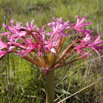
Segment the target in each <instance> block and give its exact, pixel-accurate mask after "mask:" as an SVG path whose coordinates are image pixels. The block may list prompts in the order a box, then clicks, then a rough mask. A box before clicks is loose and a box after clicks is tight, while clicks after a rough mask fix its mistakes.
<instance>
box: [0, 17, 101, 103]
mask: <svg viewBox="0 0 103 103" xmlns="http://www.w3.org/2000/svg"><path fill="white" fill-rule="evenodd" d="M76 18H77V23H72V24H70V23H69V20H67V21H66V22H63V21H62V18H57V19H55V18H54V22H52V23H48V24H47V25H48V26H49V27H50V29H51V31H50V32H46V31H45V30H44V28H45V25H44V26H43V27H42V29H40V28H39V27H38V26H37V25H33V22H34V21H31V23H30V24H29V23H28V22H27V23H26V27H24V26H21V25H22V23H18V22H17V23H16V25H14V20H11V21H10V24H11V26H9V25H6V24H3V26H4V28H5V29H7V30H8V31H7V32H4V33H0V58H1V57H3V56H4V55H6V54H8V53H10V52H14V53H15V54H16V55H20V56H21V57H22V58H24V59H26V60H28V61H29V62H31V63H33V64H35V65H37V66H39V67H41V69H42V70H43V72H44V75H45V76H46V78H47V79H46V82H47V87H48V88H47V94H46V95H47V98H46V103H48V102H49V103H53V101H54V70H55V69H57V68H60V67H62V66H64V65H68V64H70V63H73V62H74V61H77V60H79V59H81V58H85V59H88V58H87V56H91V55H92V53H91V52H92V51H93V50H94V51H96V52H97V53H98V54H99V55H101V54H103V52H102V51H103V40H100V39H101V34H100V33H98V35H96V34H94V32H93V31H92V30H88V29H84V27H85V26H88V25H90V24H92V23H91V22H86V23H84V21H85V19H86V17H85V16H83V17H82V19H81V20H80V17H79V16H78V15H77V16H76ZM72 30H76V31H77V34H78V35H77V34H76V35H75V36H76V39H75V40H74V41H73V42H71V44H68V46H67V48H66V49H64V50H63V52H62V53H61V48H62V46H63V43H64V41H65V38H70V34H69V33H70V31H72ZM79 33H80V34H79ZM3 37H4V38H5V39H3ZM76 52H77V53H78V55H81V56H80V57H78V58H76V59H74V60H72V61H69V62H67V63H65V64H62V63H63V62H64V61H65V60H67V59H68V58H69V57H70V56H71V54H73V53H76ZM50 82H52V85H51V83H50Z"/></svg>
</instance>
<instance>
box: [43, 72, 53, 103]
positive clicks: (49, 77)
mask: <svg viewBox="0 0 103 103" xmlns="http://www.w3.org/2000/svg"><path fill="white" fill-rule="evenodd" d="M45 76H46V103H54V96H55V92H54V91H55V84H54V71H53V70H52V71H50V72H48V73H47V74H46V75H45Z"/></svg>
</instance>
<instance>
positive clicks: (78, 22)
mask: <svg viewBox="0 0 103 103" xmlns="http://www.w3.org/2000/svg"><path fill="white" fill-rule="evenodd" d="M76 17H77V23H76V24H75V23H72V24H71V25H74V26H73V29H75V30H76V31H77V34H78V33H79V32H82V33H84V32H85V31H86V29H81V28H82V27H85V26H87V25H90V24H92V23H91V22H87V23H83V22H84V21H85V19H86V17H85V15H84V16H83V17H82V19H81V20H80V17H79V16H78V15H76ZM87 31H88V30H87Z"/></svg>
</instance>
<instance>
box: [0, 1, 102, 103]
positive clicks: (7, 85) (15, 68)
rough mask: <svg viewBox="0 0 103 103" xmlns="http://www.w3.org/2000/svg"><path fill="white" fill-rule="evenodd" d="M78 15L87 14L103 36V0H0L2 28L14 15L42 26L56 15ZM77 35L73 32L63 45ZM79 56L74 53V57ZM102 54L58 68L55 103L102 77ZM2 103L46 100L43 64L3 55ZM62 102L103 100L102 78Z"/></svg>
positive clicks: (0, 62) (0, 61) (0, 72)
mask: <svg viewBox="0 0 103 103" xmlns="http://www.w3.org/2000/svg"><path fill="white" fill-rule="evenodd" d="M75 15H79V16H80V17H82V16H83V15H86V21H88V22H93V24H92V25H91V26H89V27H88V28H92V29H93V30H94V31H99V32H101V35H102V36H103V0H0V32H4V31H5V29H4V28H3V27H2V24H3V23H6V24H10V20H11V19H15V20H16V21H18V22H22V23H24V24H25V23H26V21H29V22H30V21H32V20H33V19H34V20H35V21H34V24H37V25H38V26H39V27H42V26H43V25H44V24H47V23H48V22H51V21H52V20H53V17H55V18H59V17H62V18H63V20H64V21H66V20H68V19H69V20H70V22H71V23H72V22H76V18H75ZM73 38H75V35H74V32H72V33H71V38H70V39H67V40H66V41H65V44H64V48H65V47H66V46H68V45H69V43H70V42H71V41H72V40H73ZM74 57H77V55H73V56H72V57H71V58H69V59H68V61H69V60H71V59H72V58H74ZM102 61H103V58H102V57H99V58H98V55H97V54H96V53H94V54H93V56H92V57H90V59H89V60H84V59H82V60H79V61H78V62H75V63H73V64H71V65H68V66H65V67H63V68H60V69H58V70H56V71H55V85H56V88H55V91H56V94H55V103H57V102H58V101H60V100H61V99H63V98H65V97H67V96H69V95H71V94H73V93H75V92H76V91H78V90H80V89H82V88H84V87H86V86H88V85H89V84H91V83H93V82H94V81H95V80H96V79H99V78H102V77H103V64H102ZM0 103H45V77H44V76H43V75H42V71H41V70H40V68H38V67H36V66H35V65H33V64H31V63H29V62H27V61H25V60H24V59H23V58H21V57H19V56H15V55H14V54H9V55H7V56H4V57H3V58H1V59H0ZM63 103H103V82H102V81H101V82H99V83H98V84H95V85H94V86H92V87H90V88H88V89H85V90H84V91H82V92H80V93H78V94H77V95H75V96H73V97H71V98H69V99H68V100H66V101H64V102H63Z"/></svg>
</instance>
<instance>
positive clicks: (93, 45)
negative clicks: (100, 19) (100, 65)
mask: <svg viewBox="0 0 103 103" xmlns="http://www.w3.org/2000/svg"><path fill="white" fill-rule="evenodd" d="M100 38H101V34H100V33H99V35H98V37H97V38H96V39H95V40H93V42H91V43H90V44H89V45H88V47H90V48H92V49H94V50H95V51H96V52H97V53H98V54H99V55H100V54H101V53H102V51H103V45H101V44H102V43H103V40H100Z"/></svg>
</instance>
